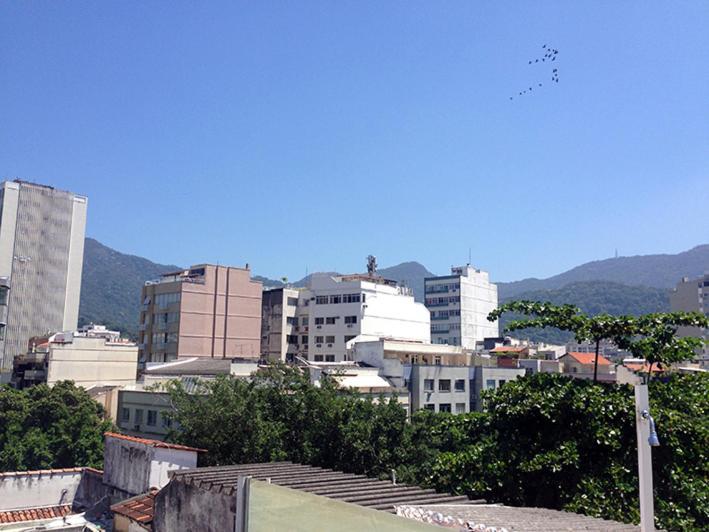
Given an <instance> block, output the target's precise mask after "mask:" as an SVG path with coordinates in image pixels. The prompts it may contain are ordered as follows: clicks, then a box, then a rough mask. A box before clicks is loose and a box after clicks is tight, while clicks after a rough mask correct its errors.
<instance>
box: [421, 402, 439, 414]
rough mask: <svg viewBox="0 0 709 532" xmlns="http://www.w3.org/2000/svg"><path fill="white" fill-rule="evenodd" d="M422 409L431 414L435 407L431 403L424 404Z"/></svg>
mask: <svg viewBox="0 0 709 532" xmlns="http://www.w3.org/2000/svg"><path fill="white" fill-rule="evenodd" d="M423 407H424V408H425V409H426V410H430V411H431V412H433V411H434V410H436V405H432V404H431V403H428V404H425V405H423Z"/></svg>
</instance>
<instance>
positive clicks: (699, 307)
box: [670, 273, 709, 369]
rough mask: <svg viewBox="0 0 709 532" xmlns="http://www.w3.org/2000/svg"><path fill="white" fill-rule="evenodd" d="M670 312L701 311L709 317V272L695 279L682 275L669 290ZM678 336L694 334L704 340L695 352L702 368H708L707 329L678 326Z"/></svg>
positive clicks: (708, 330) (708, 346) (708, 344)
mask: <svg viewBox="0 0 709 532" xmlns="http://www.w3.org/2000/svg"><path fill="white" fill-rule="evenodd" d="M670 308H671V309H672V312H677V311H684V312H701V313H702V314H704V315H705V316H707V317H709V273H706V274H704V275H703V276H701V277H698V278H696V279H690V278H689V277H683V278H682V280H681V281H680V282H679V283H677V286H675V288H674V290H672V292H670ZM677 332H678V334H679V335H680V336H696V337H699V338H703V339H704V341H705V344H704V349H703V350H702V351H701V352H700V353H697V361H698V362H699V364H700V366H701V367H702V368H704V369H709V329H701V328H698V327H680V329H679V330H678V331H677Z"/></svg>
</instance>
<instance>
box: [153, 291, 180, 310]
mask: <svg viewBox="0 0 709 532" xmlns="http://www.w3.org/2000/svg"><path fill="white" fill-rule="evenodd" d="M179 301H180V292H170V293H168V294H158V295H156V296H155V304H156V305H157V306H158V307H161V308H164V307H167V306H168V305H172V304H173V303H177V302H179Z"/></svg>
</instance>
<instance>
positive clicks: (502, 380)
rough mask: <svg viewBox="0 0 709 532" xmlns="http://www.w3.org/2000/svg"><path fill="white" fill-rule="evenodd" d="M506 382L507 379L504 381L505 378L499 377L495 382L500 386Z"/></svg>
mask: <svg viewBox="0 0 709 532" xmlns="http://www.w3.org/2000/svg"><path fill="white" fill-rule="evenodd" d="M506 382H507V381H506V380H505V379H500V380H499V381H498V382H497V385H498V386H502V385H503V384H505V383H506Z"/></svg>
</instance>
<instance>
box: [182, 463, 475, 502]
mask: <svg viewBox="0 0 709 532" xmlns="http://www.w3.org/2000/svg"><path fill="white" fill-rule="evenodd" d="M171 475H172V480H171V481H173V482H175V481H176V482H185V483H188V484H192V485H195V486H197V487H199V488H200V489H204V490H209V491H212V490H213V491H215V492H222V493H227V494H234V493H235V492H236V483H237V479H238V477H240V476H250V477H252V478H254V479H255V480H264V481H265V480H270V482H271V483H272V484H276V485H278V486H283V487H286V488H291V489H297V490H302V491H306V492H309V493H313V494H315V495H322V496H323V497H328V498H330V499H335V500H339V501H343V502H349V503H352V504H357V505H359V506H364V507H367V508H372V509H374V510H385V511H388V512H392V513H393V512H394V507H395V506H399V505H402V504H454V503H457V504H462V503H468V504H470V503H471V502H472V501H470V500H469V499H468V497H466V496H463V495H451V494H449V493H436V492H435V491H434V490H432V489H422V488H419V487H417V486H410V485H406V484H393V483H392V482H388V481H384V480H376V479H373V478H369V477H365V476H364V475H355V474H353V473H343V472H341V471H333V470H332V469H325V468H321V467H314V466H309V465H302V464H294V463H292V462H270V463H262V464H243V465H232V466H217V467H201V468H197V469H185V470H180V471H174V472H173V473H172V474H171Z"/></svg>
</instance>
